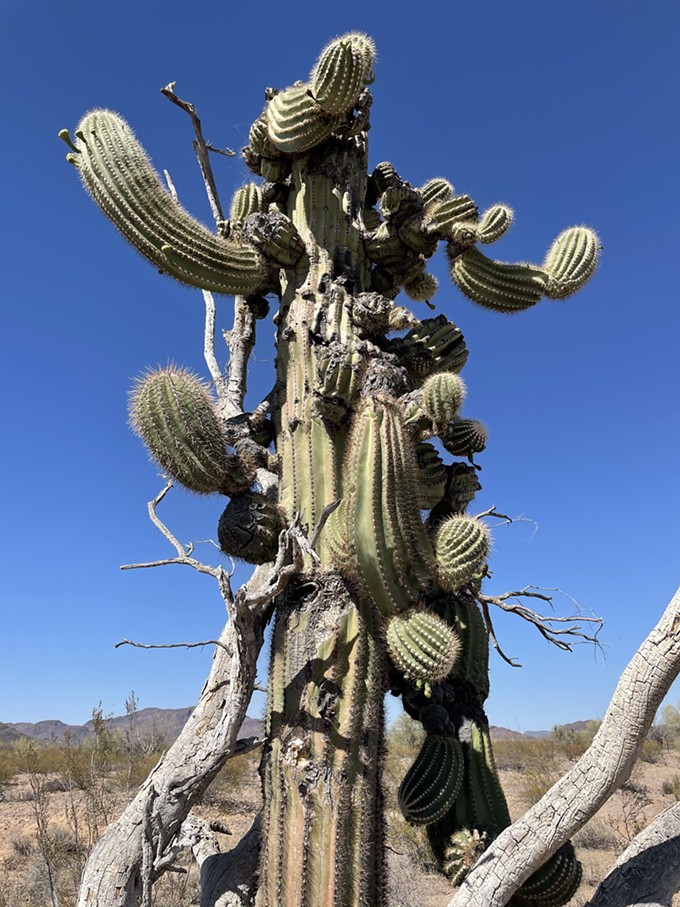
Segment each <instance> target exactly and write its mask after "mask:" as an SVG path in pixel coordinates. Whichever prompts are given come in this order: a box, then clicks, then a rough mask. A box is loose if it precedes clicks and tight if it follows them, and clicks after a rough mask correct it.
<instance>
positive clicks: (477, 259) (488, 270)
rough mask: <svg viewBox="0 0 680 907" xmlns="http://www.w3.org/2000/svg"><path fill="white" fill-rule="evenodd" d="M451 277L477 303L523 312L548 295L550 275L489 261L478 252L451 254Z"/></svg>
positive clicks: (497, 308) (526, 267)
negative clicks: (546, 293)
mask: <svg viewBox="0 0 680 907" xmlns="http://www.w3.org/2000/svg"><path fill="white" fill-rule="evenodd" d="M449 251H450V259H451V277H452V279H453V281H454V283H455V284H456V285H457V287H458V289H459V290H460V291H461V292H462V293H464V294H465V295H466V296H467V297H468V298H469V299H471V300H472V301H473V302H476V303H477V304H478V305H481V306H483V307H484V308H487V309H494V310H495V311H498V312H521V311H523V310H524V309H528V308H531V306H533V305H536V303H537V302H539V300H540V299H541V297H542V296H544V295H545V292H546V288H547V285H548V275H547V274H546V272H545V271H543V270H542V269H541V268H537V267H536V266H535V265H528V264H507V263H506V262H502V261H494V260H493V259H491V258H487V257H486V255H483V254H482V253H481V252H480V251H479V250H478V249H467V250H466V251H465V252H463V253H462V255H459V254H458V250H457V249H456V250H453V253H454V254H451V251H452V250H451V249H450V250H449Z"/></svg>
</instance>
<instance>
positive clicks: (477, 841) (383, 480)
mask: <svg viewBox="0 0 680 907" xmlns="http://www.w3.org/2000/svg"><path fill="white" fill-rule="evenodd" d="M374 59H375V49H374V46H373V42H372V41H371V39H370V38H367V37H366V36H365V35H361V34H359V33H354V32H353V33H349V34H347V35H344V36H342V37H340V38H337V39H335V40H334V41H331V43H330V44H329V45H328V46H327V47H326V48H325V49H324V50H323V51H322V53H321V56H320V58H319V60H318V62H317V64H316V66H315V67H314V68H313V70H312V72H311V74H310V77H309V80H308V82H306V83H296V84H295V85H293V86H292V87H290V88H286V89H284V90H283V91H276V90H273V89H270V90H268V91H267V93H266V96H267V104H266V107H265V109H264V111H263V112H262V113H261V114H260V115H259V116H258V117H257V119H256V120H255V122H254V124H253V126H252V128H251V130H250V132H249V144H248V146H247V147H246V148H245V149H244V151H243V156H244V160H245V162H246V164H247V166H248V167H249V168H250V169H251V170H252V172H253V173H255V174H256V175H258V176H262V177H263V178H264V179H265V180H266V182H265V183H264V185H260V184H258V183H251V184H249V185H248V186H245V187H243V188H241V189H240V190H238V191H237V192H236V194H235V197H234V199H233V202H232V205H231V208H230V217H231V221H232V224H231V226H229V225H226V224H223V223H221V224H220V225H219V232H218V234H217V235H215V234H213V233H212V232H210V231H209V230H208V229H207V228H206V227H204V226H203V225H201V224H200V223H198V221H196V220H195V219H194V218H193V217H192V216H191V215H189V214H188V213H187V212H186V211H184V210H183V209H182V208H181V206H179V205H177V204H176V203H175V201H174V200H173V199H172V198H171V197H170V195H169V194H168V193H167V192H166V191H165V189H164V188H163V186H162V184H161V182H160V180H159V178H158V176H157V175H156V173H155V171H154V170H153V168H152V167H151V164H150V163H149V160H148V157H147V156H146V154H145V152H144V150H143V149H142V147H141V145H140V144H139V143H138V142H137V140H136V138H135V137H134V135H133V133H132V130H131V129H130V127H129V126H128V125H127V124H126V123H125V121H124V120H122V118H121V117H119V116H118V115H117V114H114V113H112V112H110V111H105V110H95V111H92V112H91V113H89V114H87V115H86V116H85V117H84V118H83V120H82V121H81V123H80V124H79V127H78V129H77V130H76V133H75V140H71V138H70V136H69V135H68V133H67V132H66V131H65V130H62V133H60V135H61V137H62V138H63V139H64V141H65V142H66V143H67V144H68V145H69V149H70V153H69V155H68V160H69V162H70V163H72V164H74V165H75V166H76V167H77V169H78V171H79V173H80V175H81V178H82V181H83V184H84V186H85V187H86V189H87V190H88V191H89V192H90V194H91V195H92V197H93V198H94V200H95V201H96V203H97V204H98V205H99V207H100V208H101V209H102V211H103V212H104V213H105V214H106V215H107V216H108V217H109V218H110V220H111V221H113V223H114V224H115V226H116V227H117V228H118V230H119V231H120V232H121V233H122V234H123V236H124V237H125V238H126V239H128V240H129V241H130V242H131V243H132V244H133V245H134V246H135V247H136V248H137V249H138V250H139V251H140V252H141V253H142V254H143V255H144V256H145V257H146V258H147V259H148V260H149V261H150V262H151V263H152V264H153V265H154V266H155V267H157V268H159V269H160V270H161V271H164V272H166V273H167V274H169V275H171V276H172V277H174V278H175V279H177V280H179V281H182V282H184V283H187V284H189V285H191V286H194V287H199V288H203V289H205V290H212V291H215V292H219V293H226V294H239V295H240V296H242V297H245V299H244V301H243V302H242V303H241V305H242V306H244V308H245V310H247V311H248V312H249V313H250V315H251V317H252V318H253V320H254V319H257V318H262V317H265V316H266V314H267V313H268V308H269V303H268V301H267V300H266V299H265V298H264V296H265V295H268V294H269V295H274V296H276V297H277V298H278V302H279V308H278V312H277V313H276V324H277V338H276V342H277V362H276V370H277V371H276V379H277V380H276V386H275V389H274V392H273V394H271V395H270V396H269V397H268V398H267V400H265V401H262V403H261V404H260V406H258V407H257V408H256V410H255V412H254V413H252V414H250V415H248V414H246V413H243V412H241V413H239V415H238V417H236V418H235V419H227V418H226V417H225V416H224V407H214V406H213V403H212V401H211V399H210V396H209V394H208V392H207V390H206V389H205V387H204V386H203V385H202V384H201V382H200V381H199V380H198V379H197V378H195V376H193V375H191V374H189V373H188V372H186V371H184V370H182V369H177V368H169V369H160V370H158V371H156V372H151V373H149V374H148V375H147V376H145V377H144V378H142V379H141V380H140V381H139V382H138V384H137V386H136V388H135V390H134V392H133V395H132V402H131V421H132V424H133V426H134V428H135V430H136V431H137V432H138V433H139V434H140V436H141V437H142V438H143V440H144V442H145V444H146V445H147V447H148V448H149V450H150V452H151V453H152V456H153V457H154V458H155V459H156V460H157V461H158V463H159V464H160V465H161V467H162V468H163V469H164V470H165V471H166V472H168V473H169V474H170V475H171V476H173V477H174V478H176V479H177V480H178V481H179V482H181V483H182V484H183V485H184V486H185V487H187V488H189V489H190V490H192V491H196V492H200V493H213V492H219V493H222V494H225V495H227V496H229V497H230V498H231V500H230V502H229V504H228V505H227V507H226V509H225V511H224V513H223V515H222V518H221V519H220V523H219V527H218V537H219V540H220V544H221V546H222V550H223V551H224V552H225V553H226V554H228V555H230V556H234V557H241V558H244V559H245V560H248V561H249V562H250V563H255V564H261V563H268V562H271V561H273V560H274V559H275V557H276V553H277V550H278V538H279V533H280V531H281V529H282V528H284V527H286V526H287V525H289V524H290V523H291V522H292V521H293V520H294V519H295V520H298V519H299V522H300V524H301V527H302V530H303V531H304V532H306V533H307V535H308V537H311V538H313V539H314V542H315V548H316V551H315V552H310V551H309V550H307V549H304V547H301V550H300V552H299V558H298V560H297V561H296V562H295V564H294V567H295V571H296V573H295V576H294V578H293V579H292V580H290V582H289V585H288V586H287V587H286V588H285V590H284V591H283V592H282V593H281V594H280V595H279V596H278V597H277V598H276V600H275V602H274V605H273V608H274V610H275V629H274V634H273V641H272V654H271V660H270V672H269V696H268V707H267V742H266V746H265V752H264V756H263V763H262V777H263V787H264V800H265V803H264V812H263V838H262V840H263V846H262V850H261V861H260V874H259V875H260V893H259V896H258V907H338V905H343V907H365V905H368V904H371V905H376V907H381V905H384V904H385V885H384V877H383V876H384V873H383V864H384V851H383V840H382V804H381V791H380V768H381V765H380V760H381V752H382V744H383V716H382V698H383V693H384V686H385V678H386V677H387V676H388V673H389V678H390V683H391V684H392V688H393V691H394V692H395V693H397V694H398V695H401V697H402V700H403V703H404V708H405V709H406V710H407V711H408V712H409V714H411V715H412V716H413V717H415V718H416V719H417V720H419V721H420V723H421V724H422V726H423V728H424V729H425V731H426V734H427V736H426V739H425V743H424V744H423V747H422V750H421V752H420V753H419V755H418V757H417V758H416V760H415V762H414V764H413V766H412V767H411V768H410V769H409V771H408V772H407V774H406V777H405V778H404V781H403V783H402V786H401V789H400V803H401V807H402V809H403V811H404V813H405V815H406V816H407V818H408V819H409V821H411V822H413V823H415V824H423V825H426V826H427V833H428V837H429V840H430V842H431V844H432V848H433V850H434V852H435V854H436V855H437V857H438V858H439V859H440V860H441V861H442V863H443V867H444V869H445V871H447V872H449V874H450V875H451V876H452V877H453V878H455V879H456V880H460V879H462V878H463V877H464V875H465V873H466V872H467V871H468V869H469V868H470V866H471V865H472V862H473V861H474V859H475V857H476V856H477V855H478V854H479V852H480V851H481V850H482V849H483V847H485V846H486V845H487V844H488V843H489V842H490V841H491V840H492V839H493V837H494V836H495V835H497V834H498V833H499V831H500V830H501V829H502V828H503V827H504V826H505V825H506V824H507V823H508V822H509V816H508V812H507V806H506V804H505V799H504V797H503V793H502V790H501V789H500V785H499V783H498V777H497V773H496V770H495V766H494V764H493V754H492V751H491V742H490V737H489V733H488V723H487V721H486V718H485V715H484V702H485V700H486V697H487V695H488V692H489V678H488V630H487V626H486V623H485V619H484V615H483V613H482V611H481V610H480V601H479V598H478V596H479V587H480V583H481V580H482V578H483V575H484V573H485V569H486V560H487V557H488V552H489V534H488V530H487V529H486V527H485V526H484V524H483V523H481V522H480V521H479V520H477V519H475V518H474V517H470V516H468V515H467V514H466V509H467V507H468V505H469V504H470V502H471V501H472V499H473V497H474V494H475V493H476V491H477V490H478V489H479V482H478V479H477V473H476V470H475V468H474V467H473V466H467V465H466V464H465V463H462V462H459V461H454V462H448V463H446V464H445V463H444V462H443V461H442V460H441V459H440V457H439V455H438V453H437V449H436V448H435V447H434V446H433V445H432V444H430V443H429V441H428V440H426V439H432V438H435V437H437V438H439V440H440V441H441V442H442V443H443V445H444V449H445V450H446V451H447V454H452V455H453V456H454V457H468V458H470V459H471V458H472V456H473V455H474V454H476V453H479V452H481V451H482V450H483V449H484V446H485V444H486V432H485V429H484V428H483V426H482V425H481V423H479V422H477V421H476V420H472V419H463V418H461V415H460V409H461V404H462V400H463V395H464V384H463V382H462V380H461V379H460V378H459V377H458V374H459V372H460V371H461V370H462V369H463V367H464V365H465V363H466V360H467V357H468V350H467V347H466V345H465V340H464V338H463V335H462V333H461V331H460V329H459V328H458V327H457V326H456V325H455V324H454V323H453V322H452V321H450V320H449V319H448V318H447V317H446V316H444V315H439V316H437V317H430V318H424V319H422V320H420V319H419V318H417V317H416V316H415V315H414V314H412V313H411V312H410V311H409V310H407V309H405V308H402V307H400V306H397V305H395V303H394V301H393V300H394V299H395V298H396V297H397V295H398V294H399V292H400V291H401V289H402V288H403V289H404V290H405V292H406V294H407V295H408V296H410V297H411V298H412V299H413V300H415V301H429V299H430V297H431V296H433V295H434V293H435V292H436V291H437V282H436V280H435V278H433V277H432V276H431V275H430V274H428V272H427V270H426V267H427V261H428V259H429V258H430V257H431V256H432V255H433V253H434V251H435V250H436V248H437V246H438V244H439V242H444V243H445V244H446V247H447V253H448V256H449V262H450V272H451V277H452V279H453V281H454V283H455V284H457V286H458V287H459V288H460V289H461V291H462V292H463V294H464V295H466V296H468V297H469V298H470V299H472V300H473V301H474V302H477V303H478V304H480V305H483V306H486V307H488V308H491V309H495V310H497V311H501V312H517V311H520V310H523V309H527V308H529V307H531V306H533V305H535V304H536V303H537V302H538V301H539V299H541V297H543V296H547V297H548V298H552V299H561V298H564V297H566V296H568V295H570V294H571V293H573V292H575V291H576V290H578V289H580V288H581V286H583V284H584V283H585V282H586V281H587V280H588V279H589V277H590V276H591V275H592V274H593V272H594V270H595V268H596V264H597V258H598V254H599V241H598V239H597V237H596V235H595V234H594V233H593V231H591V230H589V229H587V228H585V227H574V228H571V229H570V230H567V231H565V232H563V233H562V234H560V236H559V237H558V238H557V239H556V240H555V242H554V243H553V245H552V246H551V248H550V249H549V251H548V253H547V256H546V258H545V260H544V262H543V264H542V266H540V267H538V266H535V265H528V264H522V263H519V264H515V263H504V262H500V261H496V260H493V259H491V258H489V257H487V256H485V255H484V254H483V253H482V252H480V251H479V249H478V248H477V244H478V243H481V244H488V243H491V242H494V241H495V240H497V239H498V238H499V237H500V236H501V235H502V234H503V233H504V232H505V230H506V229H507V228H508V226H509V225H510V223H511V220H512V212H511V211H510V209H509V208H507V206H504V205H495V206H493V207H492V208H490V209H489V210H488V211H486V212H485V213H484V214H482V216H481V217H480V215H479V211H478V208H477V205H476V204H475V202H474V200H473V199H472V198H471V197H470V196H468V195H466V194H456V193H455V191H454V189H453V186H452V185H451V183H449V182H448V181H447V180H445V179H442V178H435V179H432V180H430V181H428V182H426V183H425V184H424V185H423V186H421V188H420V189H414V188H413V187H412V186H411V185H410V184H409V183H408V182H406V181H405V180H404V179H402V178H401V176H400V175H399V174H398V173H397V171H396V170H395V168H394V166H393V165H392V164H391V163H389V162H387V161H384V162H382V163H379V164H378V165H377V166H376V167H375V168H374V169H373V171H372V172H370V173H369V170H368V145H367V137H368V130H369V125H370V124H369V111H370V106H371V102H372V99H371V97H370V94H369V91H368V89H367V87H366V86H367V85H368V84H370V83H371V82H372V80H373V71H372V70H373V64H374ZM229 230H230V233H229ZM227 233H229V238H227V236H226V234H227ZM394 331H406V333H405V334H404V335H403V336H399V337H396V338H395V337H393V336H388V335H390V334H391V333H392V332H394ZM219 402H220V404H223V403H224V400H220V401H219ZM267 413H270V414H271V418H270V417H269V416H268V415H267ZM271 443H273V444H274V446H275V454H273V453H272V452H271V449H270V444H271ZM265 466H266V467H268V470H267V471H268V477H269V478H268V484H267V487H266V489H265V484H261V485H259V486H258V485H256V484H255V483H256V481H260V479H261V477H262V474H261V469H264V467H265ZM269 467H271V469H269ZM339 501H340V502H341V504H340V506H339V507H338V508H337V509H336V510H335V512H334V513H333V515H332V516H331V517H330V519H328V515H329V512H330V509H331V508H332V507H333V506H335V505H337V503H338V502H339ZM421 508H422V509H423V510H429V511H430V512H429V516H428V517H427V520H426V521H424V519H423V514H422V513H421ZM324 521H326V522H325V525H324ZM388 659H389V662H391V666H390V665H389V664H388ZM579 878H580V870H579V868H578V862H577V861H576V860H575V858H574V857H573V851H572V850H569V848H565V849H563V850H562V851H560V852H558V854H556V855H555V856H554V857H553V859H552V860H551V861H548V862H547V863H546V865H545V866H544V867H542V868H541V869H540V870H539V871H538V872H537V873H534V875H533V876H532V877H531V878H530V879H529V880H528V881H527V883H526V884H525V886H524V887H523V889H522V890H521V891H520V893H519V895H518V904H524V905H527V904H532V905H535V907H559V905H560V904H562V903H564V902H565V900H566V899H568V898H569V897H571V894H573V892H574V891H575V889H576V887H577V886H578V881H579Z"/></svg>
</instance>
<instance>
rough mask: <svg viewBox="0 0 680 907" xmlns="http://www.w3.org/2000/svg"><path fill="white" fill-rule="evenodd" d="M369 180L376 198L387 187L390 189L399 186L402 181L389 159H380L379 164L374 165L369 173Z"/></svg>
mask: <svg viewBox="0 0 680 907" xmlns="http://www.w3.org/2000/svg"><path fill="white" fill-rule="evenodd" d="M371 181H372V183H373V184H374V186H375V190H376V192H377V195H376V200H377V199H378V198H380V197H381V196H382V195H383V194H384V193H385V192H386V191H387V189H390V188H392V187H393V186H401V185H402V182H403V180H402V179H401V177H400V176H399V174H398V173H397V171H396V170H395V169H394V164H391V163H390V162H389V161H381V162H380V163H379V164H376V165H375V169H374V170H373V173H372V174H371Z"/></svg>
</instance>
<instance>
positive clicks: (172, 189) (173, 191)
mask: <svg viewBox="0 0 680 907" xmlns="http://www.w3.org/2000/svg"><path fill="white" fill-rule="evenodd" d="M163 176H164V177H165V182H166V183H167V184H168V189H169V190H170V195H171V196H172V197H173V199H174V201H175V204H176V205H179V198H178V197H177V189H175V184H174V183H173V181H172V177H171V176H170V171H169V170H164V171H163Z"/></svg>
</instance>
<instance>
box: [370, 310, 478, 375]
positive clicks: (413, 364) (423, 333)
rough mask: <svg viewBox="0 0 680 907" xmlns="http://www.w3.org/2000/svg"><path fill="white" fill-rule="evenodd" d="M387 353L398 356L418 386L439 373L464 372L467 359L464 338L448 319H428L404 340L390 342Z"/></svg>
mask: <svg viewBox="0 0 680 907" xmlns="http://www.w3.org/2000/svg"><path fill="white" fill-rule="evenodd" d="M388 349H389V351H390V352H393V353H396V354H397V356H398V357H399V359H400V361H401V363H402V364H403V365H404V367H405V368H406V369H407V370H408V373H409V377H410V378H411V381H412V382H413V383H414V385H416V386H417V385H418V384H421V383H422V382H423V381H424V380H425V379H426V378H427V377H428V375H432V374H436V373H437V372H444V371H445V372H456V373H458V372H460V371H462V369H463V367H464V366H465V363H466V362H467V358H468V350H467V347H466V346H465V338H464V337H463V334H462V333H461V331H460V329H459V328H458V327H457V326H456V325H455V324H454V323H453V322H452V321H449V320H448V319H447V318H446V316H445V315H438V316H437V317H436V318H425V319H424V320H423V321H421V322H420V324H419V325H418V326H417V327H415V328H413V329H412V330H411V331H409V332H408V334H407V335H406V336H405V337H404V338H402V339H400V340H393V341H390V343H389V344H388Z"/></svg>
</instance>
